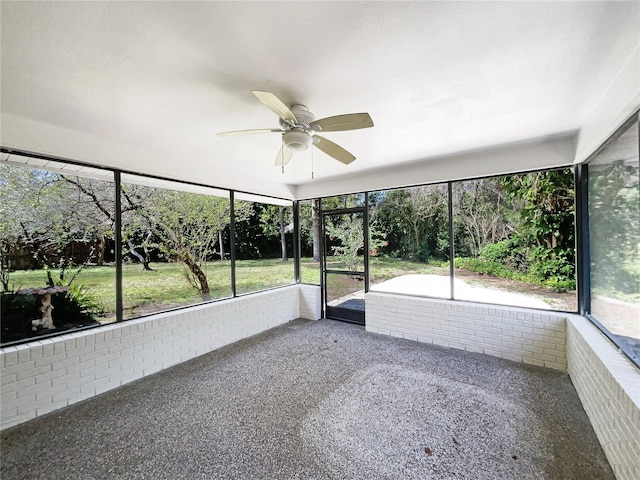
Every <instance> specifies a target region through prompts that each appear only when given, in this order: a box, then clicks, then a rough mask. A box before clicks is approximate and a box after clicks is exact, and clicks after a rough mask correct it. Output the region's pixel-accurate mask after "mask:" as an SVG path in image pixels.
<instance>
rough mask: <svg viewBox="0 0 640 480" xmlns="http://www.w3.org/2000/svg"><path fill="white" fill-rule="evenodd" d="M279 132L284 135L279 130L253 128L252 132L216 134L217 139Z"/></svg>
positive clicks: (237, 131)
mask: <svg viewBox="0 0 640 480" xmlns="http://www.w3.org/2000/svg"><path fill="white" fill-rule="evenodd" d="M272 132H279V133H284V132H283V131H282V130H280V129H279V128H255V129H253V130H235V131H233V132H220V133H216V135H218V136H219V137H233V136H234V135H252V134H254V133H272Z"/></svg>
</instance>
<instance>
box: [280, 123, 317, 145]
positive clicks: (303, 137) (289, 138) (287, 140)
mask: <svg viewBox="0 0 640 480" xmlns="http://www.w3.org/2000/svg"><path fill="white" fill-rule="evenodd" d="M282 140H283V141H284V144H285V145H286V146H287V148H290V149H291V150H306V149H307V148H309V146H310V145H311V135H309V134H308V133H307V132H305V131H304V130H302V129H298V128H294V129H293V130H290V131H288V132H285V133H284V134H283V135H282Z"/></svg>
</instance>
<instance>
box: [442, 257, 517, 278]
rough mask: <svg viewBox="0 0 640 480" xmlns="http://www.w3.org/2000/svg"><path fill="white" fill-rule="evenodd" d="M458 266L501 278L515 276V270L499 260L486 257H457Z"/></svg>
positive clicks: (455, 262)
mask: <svg viewBox="0 0 640 480" xmlns="http://www.w3.org/2000/svg"><path fill="white" fill-rule="evenodd" d="M454 265H455V267H456V268H465V269H467V270H471V271H473V272H476V273H479V274H480V275H493V276H494V277H501V278H514V274H513V272H511V271H510V270H509V269H507V268H506V267H505V266H504V265H502V264H501V263H499V262H494V261H490V260H486V259H484V258H479V257H478V258H473V257H466V258H456V259H455V260H454Z"/></svg>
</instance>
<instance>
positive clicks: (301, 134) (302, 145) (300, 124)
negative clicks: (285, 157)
mask: <svg viewBox="0 0 640 480" xmlns="http://www.w3.org/2000/svg"><path fill="white" fill-rule="evenodd" d="M291 113H293V114H294V115H295V117H296V124H295V125H294V126H291V125H289V124H287V123H286V122H283V121H282V120H280V125H282V127H283V128H287V129H288V131H287V132H285V133H284V134H283V135H282V140H283V141H284V144H285V145H286V146H287V148H290V149H291V150H298V151H301V150H306V149H307V148H309V147H310V146H311V143H312V138H311V135H309V133H307V131H308V130H309V124H310V123H311V122H313V121H314V120H315V119H316V117H315V115H313V113H311V112H310V111H309V109H308V108H307V107H305V106H304V105H292V106H291Z"/></svg>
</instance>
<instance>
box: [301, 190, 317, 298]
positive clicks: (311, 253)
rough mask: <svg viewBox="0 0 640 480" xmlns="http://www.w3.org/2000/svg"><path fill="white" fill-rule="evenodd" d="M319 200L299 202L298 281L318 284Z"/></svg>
mask: <svg viewBox="0 0 640 480" xmlns="http://www.w3.org/2000/svg"><path fill="white" fill-rule="evenodd" d="M320 235H321V232H320V200H319V199H314V200H305V201H301V202H300V281H301V282H302V283H308V284H311V285H320V255H321V249H320Z"/></svg>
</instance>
